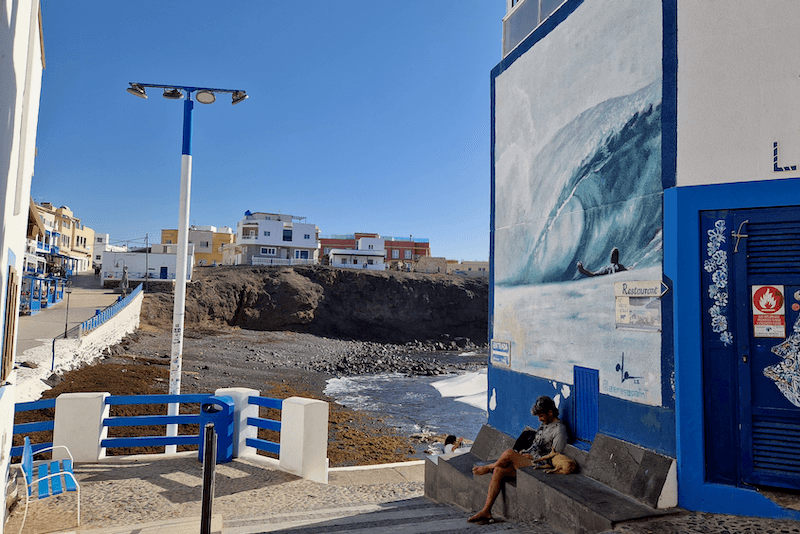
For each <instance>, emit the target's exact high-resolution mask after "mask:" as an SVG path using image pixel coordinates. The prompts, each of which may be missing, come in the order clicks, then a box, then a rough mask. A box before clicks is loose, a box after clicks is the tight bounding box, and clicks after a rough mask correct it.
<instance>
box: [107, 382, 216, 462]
mask: <svg viewBox="0 0 800 534" xmlns="http://www.w3.org/2000/svg"><path fill="white" fill-rule="evenodd" d="M211 396H212V395H207V394H206V395H117V396H111V397H106V404H107V405H110V406H130V405H142V404H145V405H146V404H170V403H180V404H200V403H202V402H205V401H206V400H208V398H209V397H211ZM198 411H199V408H198ZM199 423H200V414H199V413H196V414H178V415H136V416H132V417H106V418H105V419H103V426H105V427H108V428H119V427H128V426H148V425H159V426H164V425H191V424H199ZM100 445H101V446H102V447H105V448H107V449H114V448H120V447H163V446H166V445H200V434H199V433H198V434H192V435H181V436H163V435H162V436H137V437H117V438H106V439H104V440H101V441H100Z"/></svg>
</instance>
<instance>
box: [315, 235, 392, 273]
mask: <svg viewBox="0 0 800 534" xmlns="http://www.w3.org/2000/svg"><path fill="white" fill-rule="evenodd" d="M385 256H386V250H385V247H384V240H383V238H382V237H362V238H360V239H359V240H358V241H357V242H356V248H355V249H343V248H334V249H331V250H330V252H329V253H328V257H329V258H330V264H331V265H332V266H333V267H348V268H351V269H367V270H371V271H385V270H386V263H384V261H383V259H384V257H385Z"/></svg>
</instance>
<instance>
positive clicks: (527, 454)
mask: <svg viewBox="0 0 800 534" xmlns="http://www.w3.org/2000/svg"><path fill="white" fill-rule="evenodd" d="M531 414H532V415H535V416H536V417H538V418H539V423H540V425H539V428H538V429H537V430H536V431H535V433H534V435H533V441H532V443H531V444H530V445H529V446H527V447H522V448H521V450H514V449H508V450H506V451H505V452H503V454H501V455H500V458H498V459H497V461H495V462H492V463H490V464H488V465H476V466H475V467H473V468H472V472H473V473H474V474H475V475H479V476H480V475H487V474H489V473H491V474H492V480H491V482H489V491H488V493H487V495H486V504H484V505H483V508H481V510H480V511H479V512H478V513H477V514H475V515H473V516H472V517H470V518H469V519H468V520H467V521H469V522H470V523H479V524H487V523H494V522H495V519H494V518H493V517H492V506H493V505H494V502H495V501H496V500H497V496H498V495H499V494H500V489H501V488H502V484H503V479H505V478H515V477H516V476H517V469H519V468H521V467H530V466H532V465H533V463H534V461H535V460H538V459H539V458H541V457H543V456H546V455H547V454H549V453H550V452H551V451H553V450H554V451H556V452H559V453H561V452H564V447H566V446H567V441H568V440H569V435H568V433H567V426H566V425H565V424H564V423H563V421H561V419H559V418H558V408H557V407H556V404H555V402H553V399H551V398H550V397H547V396H541V397H539V398H538V399H536V402H535V403H534V404H533V406H532V407H531ZM523 434H524V433H523ZM520 441H522V440H517V443H516V444H515V446H520V445H519V442H520Z"/></svg>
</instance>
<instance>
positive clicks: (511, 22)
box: [503, 0, 564, 57]
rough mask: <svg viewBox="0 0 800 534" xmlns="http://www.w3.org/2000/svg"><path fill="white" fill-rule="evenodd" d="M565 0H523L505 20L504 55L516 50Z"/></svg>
mask: <svg viewBox="0 0 800 534" xmlns="http://www.w3.org/2000/svg"><path fill="white" fill-rule="evenodd" d="M563 3H564V0H521V1H520V2H518V3H517V5H516V6H514V8H513V9H512V10H511V12H510V13H509V14H508V15H506V18H505V19H504V20H503V57H506V56H507V55H508V54H509V52H511V51H512V50H514V48H516V47H517V45H518V44H519V43H521V42H522V41H523V40H524V39H525V38H526V37H527V36H528V35H530V33H531V32H532V31H533V30H535V29H536V27H537V26H539V24H541V23H542V22H544V20H545V19H546V18H547V17H549V16H550V15H552V14H553V12H555V10H556V9H558V7H559V6H560V5H561V4H563Z"/></svg>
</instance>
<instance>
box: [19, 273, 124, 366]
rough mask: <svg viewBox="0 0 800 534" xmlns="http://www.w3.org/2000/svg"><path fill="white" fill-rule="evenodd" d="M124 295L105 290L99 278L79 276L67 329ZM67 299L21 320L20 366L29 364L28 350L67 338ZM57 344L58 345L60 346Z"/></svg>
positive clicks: (73, 278) (74, 281)
mask: <svg viewBox="0 0 800 534" xmlns="http://www.w3.org/2000/svg"><path fill="white" fill-rule="evenodd" d="M119 296H120V293H114V290H113V289H103V287H102V283H101V281H100V278H99V277H95V276H94V273H91V274H78V275H75V276H73V277H72V293H71V294H70V295H69V323H68V324H67V329H69V328H72V327H74V326H77V325H79V324H81V323H82V322H83V321H85V320H86V319H90V318H91V317H94V314H95V310H98V309H102V308H105V307H106V306H110V305H111V304H114V302H116V300H117V297H119ZM66 313H67V296H66V295H65V296H64V300H62V301H61V302H59V303H58V304H55V305H53V306H51V307H49V308H45V309H43V310H41V311H40V312H39V313H36V314H34V315H22V316H20V318H19V333H18V334H17V363H19V362H22V361H24V360H25V357H24V353H25V351H26V350H28V349H31V348H34V347H39V346H41V345H43V344H47V343H52V342H53V338H55V337H58V336H63V335H64V325H65V324H66V323H67V315H66ZM56 343H57V342H56Z"/></svg>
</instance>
